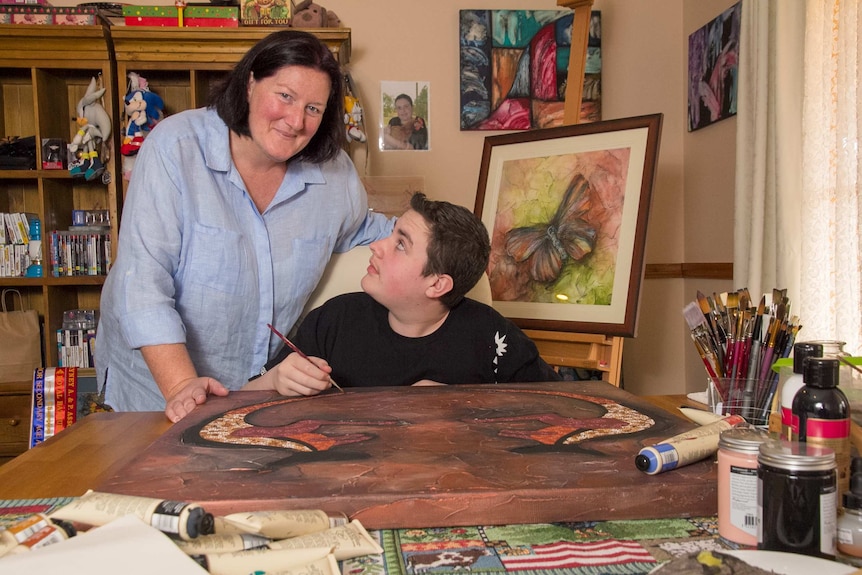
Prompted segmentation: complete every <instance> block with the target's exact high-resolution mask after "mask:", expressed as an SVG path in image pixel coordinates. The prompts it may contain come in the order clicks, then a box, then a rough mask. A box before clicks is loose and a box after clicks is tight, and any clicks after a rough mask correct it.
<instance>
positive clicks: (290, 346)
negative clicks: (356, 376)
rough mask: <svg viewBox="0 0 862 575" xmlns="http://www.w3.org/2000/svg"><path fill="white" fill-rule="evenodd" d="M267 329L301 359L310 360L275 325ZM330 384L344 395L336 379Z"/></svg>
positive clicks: (330, 379) (331, 380) (330, 380)
mask: <svg viewBox="0 0 862 575" xmlns="http://www.w3.org/2000/svg"><path fill="white" fill-rule="evenodd" d="M266 327H268V328H269V329H271V330H272V333H274V334H275V335H277V336H278V337H279V338H280V339H281V341H283V342H284V344H285V345H286V346H287V347H289V348H290V349H292V350H293V351H294V352H295V353H297V354H299V357H302V358H304V359H309V358H308V356H307V355H305V354H304V353H303V352H302V350H301V349H299V348H298V347H296V346H295V345H294V344H293V342H292V341H290V340H289V339H287V338H286V337H284V336H283V335H282V333H281V332H280V331H278V330H277V329H275V327H273V325H272V324H271V323H268V324H266ZM309 361H311V360H310V359H309ZM329 383H331V384H332V386H333V387H334V388H335V389H337V390H338V391H340V392H341V393H344V390H343V389H341V386H340V385H338V384H337V383H335V380H334V379H332V378H331V377H330V378H329Z"/></svg>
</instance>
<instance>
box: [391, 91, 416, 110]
mask: <svg viewBox="0 0 862 575" xmlns="http://www.w3.org/2000/svg"><path fill="white" fill-rule="evenodd" d="M398 100H407V103H408V104H410V107H411V108H412V107H413V98H411V97H410V96H408V95H407V94H398V95H397V96H395V102H396V103H397V102H398Z"/></svg>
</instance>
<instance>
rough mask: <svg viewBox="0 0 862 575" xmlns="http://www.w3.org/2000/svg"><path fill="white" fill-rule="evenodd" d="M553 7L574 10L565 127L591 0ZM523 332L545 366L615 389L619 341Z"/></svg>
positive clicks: (567, 0) (576, 96) (575, 107)
mask: <svg viewBox="0 0 862 575" xmlns="http://www.w3.org/2000/svg"><path fill="white" fill-rule="evenodd" d="M557 6H563V7H565V8H571V9H572V10H574V11H575V14H574V19H573V22H572V48H571V55H570V56H569V79H568V84H567V85H566V106H565V109H564V111H563V122H564V123H565V124H567V125H568V124H577V123H578V121H579V119H580V112H581V99H582V98H583V93H584V71H585V68H586V60H587V40H588V38H589V26H590V13H591V12H592V7H593V0H557ZM524 333H526V334H527V336H528V337H530V339H532V340H533V341H534V342H535V343H536V347H538V348H539V354H540V355H541V356H542V358H543V359H544V360H545V361H547V362H548V363H549V364H551V365H555V366H560V367H577V368H583V369H591V370H596V371H600V372H602V379H603V380H604V381H607V382H608V383H610V384H611V385H615V386H617V387H619V385H620V374H621V371H622V363H623V338H621V337H615V336H607V335H600V334H583V333H567V332H559V331H541V330H532V329H526V330H524Z"/></svg>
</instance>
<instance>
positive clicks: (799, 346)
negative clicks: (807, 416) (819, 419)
mask: <svg viewBox="0 0 862 575" xmlns="http://www.w3.org/2000/svg"><path fill="white" fill-rule="evenodd" d="M809 357H823V344H821V343H819V342H813V341H812V342H809V341H800V342H797V343H795V344H794V345H793V374H791V375H790V377H788V378H787V379H786V380H785V381H784V383H783V384H782V385H781V396H780V397H781V438H782V439H787V440H788V441H789V440H791V439H792V438H793V435H792V434H793V431H792V430H793V398H794V397H796V392H798V391H799V390H800V389H802V387H803V386H804V385H805V380H804V378H803V374H802V370H803V368H804V366H805V360H806V359H808V358H809Z"/></svg>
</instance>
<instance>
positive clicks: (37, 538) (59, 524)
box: [8, 520, 77, 556]
mask: <svg viewBox="0 0 862 575" xmlns="http://www.w3.org/2000/svg"><path fill="white" fill-rule="evenodd" d="M76 533H77V531H76V530H75V528H74V527H73V526H72V525H71V524H70V523H67V522H65V521H60V520H57V521H51V522H50V523H48V524H47V525H45V526H44V527H42V528H41V529H39V530H38V531H36V532H35V533H33V534H32V535H30V536H29V537H28V538H27V539H25V540H24V541H22V542H21V543H19V544H18V545H16V546H15V547H13V548H12V549H10V550H9V553H8V554H9V555H10V556H11V555H17V554H19V553H27V552H28V551H32V550H34V549H39V548H41V547H47V546H48V545H53V544H54V543H59V542H60V541H65V540H66V539H68V538H69V537H74V536H75V534H76Z"/></svg>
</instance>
